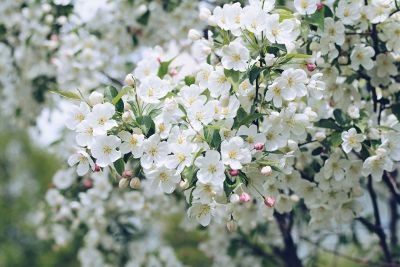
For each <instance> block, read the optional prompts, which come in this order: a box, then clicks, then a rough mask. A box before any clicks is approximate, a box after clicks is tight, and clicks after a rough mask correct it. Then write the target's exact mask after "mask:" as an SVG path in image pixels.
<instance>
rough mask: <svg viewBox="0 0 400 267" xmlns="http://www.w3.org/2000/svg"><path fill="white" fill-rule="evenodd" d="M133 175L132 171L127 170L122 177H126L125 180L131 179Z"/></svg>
mask: <svg viewBox="0 0 400 267" xmlns="http://www.w3.org/2000/svg"><path fill="white" fill-rule="evenodd" d="M132 175H133V172H132V171H131V170H125V171H123V172H122V177H124V178H130V177H132Z"/></svg>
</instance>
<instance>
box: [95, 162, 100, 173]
mask: <svg viewBox="0 0 400 267" xmlns="http://www.w3.org/2000/svg"><path fill="white" fill-rule="evenodd" d="M99 171H101V168H100V166H99V165H97V164H95V165H94V172H99Z"/></svg>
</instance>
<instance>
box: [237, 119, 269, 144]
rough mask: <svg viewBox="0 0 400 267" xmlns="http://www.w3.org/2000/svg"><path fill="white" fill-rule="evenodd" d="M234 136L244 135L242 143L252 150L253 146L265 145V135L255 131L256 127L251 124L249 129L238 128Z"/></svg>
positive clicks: (243, 126) (244, 127)
mask: <svg viewBox="0 0 400 267" xmlns="http://www.w3.org/2000/svg"><path fill="white" fill-rule="evenodd" d="M236 135H238V136H242V135H245V136H246V137H245V138H244V141H245V143H246V146H247V147H248V148H249V149H254V145H255V144H265V141H266V138H265V135H264V134H262V133H259V132H258V131H257V126H256V125H254V124H252V125H250V127H247V126H245V125H242V126H240V127H239V130H238V131H237V133H236Z"/></svg>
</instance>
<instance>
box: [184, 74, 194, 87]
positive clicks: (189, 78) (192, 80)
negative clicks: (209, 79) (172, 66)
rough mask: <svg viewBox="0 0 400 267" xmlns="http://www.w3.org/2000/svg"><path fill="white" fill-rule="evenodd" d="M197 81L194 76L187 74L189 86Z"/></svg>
mask: <svg viewBox="0 0 400 267" xmlns="http://www.w3.org/2000/svg"><path fill="white" fill-rule="evenodd" d="M195 82H196V78H195V77H194V76H185V84H186V85H187V86H191V85H192V84H194V83H195Z"/></svg>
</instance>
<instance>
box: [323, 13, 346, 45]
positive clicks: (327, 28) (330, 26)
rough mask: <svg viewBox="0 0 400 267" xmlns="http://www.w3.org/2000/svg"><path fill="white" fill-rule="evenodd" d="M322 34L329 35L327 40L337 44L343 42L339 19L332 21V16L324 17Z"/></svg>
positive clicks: (341, 26) (341, 25) (341, 24)
mask: <svg viewBox="0 0 400 267" xmlns="http://www.w3.org/2000/svg"><path fill="white" fill-rule="evenodd" d="M323 36H327V37H329V40H330V41H332V42H335V43H336V44H338V45H342V44H343V43H344V25H343V23H342V22H340V21H336V22H335V21H334V20H333V18H330V17H328V18H325V20H324V33H323Z"/></svg>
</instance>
